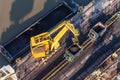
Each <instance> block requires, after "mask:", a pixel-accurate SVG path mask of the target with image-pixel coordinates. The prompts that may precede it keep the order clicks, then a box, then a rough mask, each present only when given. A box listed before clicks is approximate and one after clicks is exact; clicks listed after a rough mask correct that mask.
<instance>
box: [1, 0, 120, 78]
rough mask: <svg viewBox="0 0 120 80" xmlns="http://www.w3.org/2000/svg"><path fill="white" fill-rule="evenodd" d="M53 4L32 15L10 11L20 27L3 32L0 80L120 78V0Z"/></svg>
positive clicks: (64, 0) (69, 0) (65, 1)
mask: <svg viewBox="0 0 120 80" xmlns="http://www.w3.org/2000/svg"><path fill="white" fill-rule="evenodd" d="M38 2H39V1H38ZM14 3H15V2H14ZM24 3H25V2H24ZM32 3H33V2H32V1H31V4H32ZM40 3H41V2H40ZM43 3H44V2H43ZM54 3H55V5H52V6H51V8H45V9H46V13H45V12H44V10H43V13H40V14H37V17H34V18H31V19H29V17H30V16H31V15H33V14H34V15H36V13H35V12H34V11H31V14H30V15H28V16H27V17H24V18H21V17H20V16H21V15H20V16H17V15H16V14H17V12H16V14H14V17H11V16H10V19H11V20H13V21H14V18H15V17H16V18H17V19H18V20H19V21H18V20H16V21H15V22H13V23H12V24H11V23H10V24H9V25H12V26H15V25H16V27H19V26H23V28H21V29H20V30H19V31H17V28H16V32H15V33H14V30H15V27H14V28H13V29H12V28H11V31H12V32H13V33H14V35H12V34H13V33H11V34H9V33H10V32H9V31H8V32H5V34H4V35H2V36H1V45H0V55H1V56H0V61H1V62H0V80H8V79H10V80H119V79H120V65H119V64H120V59H119V56H120V27H119V25H120V0H94V1H89V0H88V1H87V2H86V4H83V3H81V2H79V0H76V1H73V0H63V1H55V2H53V4H54ZM87 3H88V4H87ZM35 4H36V5H37V1H36V3H34V5H35ZM41 4H42V3H41ZM46 4H47V3H46ZM48 4H51V3H49V2H48ZM82 4H83V5H82ZM13 6H15V5H13ZM18 6H19V5H18ZM41 6H42V5H41ZM48 6H49V5H48ZM37 7H38V6H37ZM49 7H50V6H49ZM52 7H53V8H52ZM36 9H37V10H36V11H39V10H41V8H36ZM33 10H34V8H33ZM11 14H12V13H11ZM42 14H43V16H41V15H42ZM2 18H4V17H2ZM25 20H27V22H24V21H25ZM32 20H34V21H32ZM22 21H23V22H22ZM22 23H24V24H22ZM27 23H28V24H27ZM0 24H1V26H3V24H2V23H0ZM24 26H25V27H24ZM8 34H9V36H8V38H7V40H4V39H5V37H7V36H5V35H8Z"/></svg>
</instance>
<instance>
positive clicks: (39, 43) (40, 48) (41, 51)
mask: <svg viewBox="0 0 120 80" xmlns="http://www.w3.org/2000/svg"><path fill="white" fill-rule="evenodd" d="M69 30H70V31H71V32H72V33H73V35H74V38H72V40H73V42H74V43H75V42H78V36H79V31H78V29H75V28H74V26H73V25H72V24H71V23H70V22H69V21H64V22H62V23H60V24H59V25H57V26H56V27H55V28H54V29H52V30H51V31H50V32H44V33H41V34H39V35H36V36H33V37H31V41H30V48H31V53H32V56H33V57H34V58H43V57H46V56H47V55H51V54H52V53H53V52H54V51H55V50H57V49H58V48H59V47H60V44H59V41H60V39H61V38H62V37H63V36H64V35H65V33H66V32H67V31H69ZM56 32H57V34H55V33H56ZM52 34H55V37H53V38H52V37H51V35H52Z"/></svg>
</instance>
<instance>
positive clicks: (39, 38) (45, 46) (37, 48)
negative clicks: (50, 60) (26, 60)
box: [30, 32, 51, 58]
mask: <svg viewBox="0 0 120 80" xmlns="http://www.w3.org/2000/svg"><path fill="white" fill-rule="evenodd" d="M46 35H48V32H45V33H41V34H39V35H36V36H34V37H31V43H32V44H31V45H30V47H31V52H32V55H33V56H34V57H35V58H38V57H45V55H46V53H49V49H50V39H51V37H50V36H46Z"/></svg>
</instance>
